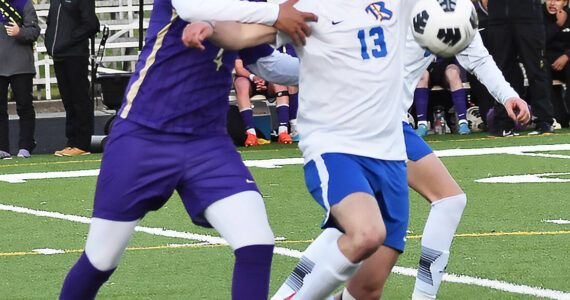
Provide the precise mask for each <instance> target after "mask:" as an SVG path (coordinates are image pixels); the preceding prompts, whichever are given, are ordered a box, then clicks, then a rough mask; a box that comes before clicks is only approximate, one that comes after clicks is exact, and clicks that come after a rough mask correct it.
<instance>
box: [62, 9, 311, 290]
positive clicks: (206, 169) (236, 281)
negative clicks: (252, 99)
mask: <svg viewBox="0 0 570 300" xmlns="http://www.w3.org/2000/svg"><path fill="white" fill-rule="evenodd" d="M177 2H178V4H180V2H182V4H180V6H177V4H176V3H177ZM217 2H219V3H222V4H224V5H230V6H231V5H233V4H235V3H237V4H239V5H238V6H239V9H240V10H239V11H235V10H234V11H233V13H232V14H230V15H229V16H227V18H237V19H238V20H242V21H245V20H249V21H251V22H261V23H263V22H266V21H267V22H268V23H270V24H273V23H275V18H277V12H276V13H275V14H274V19H273V20H272V19H271V17H270V16H269V17H268V16H267V15H266V14H261V17H260V18H258V19H256V18H249V17H248V16H249V15H248V14H247V11H248V9H249V12H251V15H255V12H256V11H258V10H259V8H260V7H262V6H258V5H259V4H260V3H247V2H235V1H213V0H205V1H188V0H185V1H170V0H155V1H154V7H153V11H152V15H151V19H150V24H149V28H148V32H147V37H146V44H145V46H144V48H143V50H142V53H141V55H140V57H139V61H138V63H137V66H136V70H135V72H134V74H133V76H132V77H131V80H130V82H129V85H128V87H127V90H126V93H125V98H124V101H123V105H122V107H121V109H120V110H119V112H118V115H119V117H118V118H117V120H116V121H115V124H114V127H113V131H112V133H111V135H110V137H109V141H108V143H107V147H106V149H105V153H104V155H103V160H102V164H101V172H100V176H99V178H98V181H97V188H96V192H95V202H94V210H93V219H92V222H91V226H90V228H89V234H88V236H87V242H86V246H85V251H84V252H83V254H82V255H81V257H80V258H79V260H78V261H77V262H76V264H75V265H74V266H73V267H72V268H71V270H70V271H69V273H68V275H67V277H66V278H65V281H64V283H63V287H62V290H61V295H60V299H93V298H94V297H95V295H96V294H97V291H98V290H99V288H100V287H101V285H102V284H103V283H104V282H105V281H107V280H108V278H109V277H110V276H111V274H112V273H113V272H114V270H115V269H116V267H117V266H118V264H119V260H120V258H121V256H122V253H123V252H124V250H125V248H126V246H127V244H128V243H129V241H130V239H131V236H132V233H133V231H134V229H135V226H136V225H137V223H138V222H139V220H140V219H142V218H143V217H144V216H145V215H146V213H148V212H149V211H152V210H157V209H159V208H160V207H161V206H163V205H164V203H165V202H166V201H167V200H168V199H169V198H170V196H171V195H172V194H173V192H174V190H176V191H177V192H178V194H179V195H180V197H181V198H182V202H183V203H184V206H185V207H186V210H187V212H188V214H189V215H190V217H191V218H192V221H193V222H194V223H195V224H197V225H201V226H211V227H214V228H215V229H216V230H217V231H218V232H219V233H220V234H221V235H222V236H223V237H224V238H225V239H226V240H227V242H228V244H229V245H230V247H232V249H234V254H235V265H234V273H233V283H232V298H233V299H267V295H268V290H269V273H270V269H271V260H272V254H273V247H274V237H273V233H272V231H271V228H270V226H269V223H268V221H267V214H266V211H265V206H264V203H263V199H262V197H261V194H260V193H259V191H258V189H257V186H256V185H255V181H254V179H253V177H252V176H251V174H250V172H249V171H248V169H247V168H246V167H245V165H244V164H243V162H242V160H241V157H240V155H239V153H238V152H237V151H236V149H235V147H234V145H233V143H232V140H231V138H230V137H229V135H228V134H227V132H226V114H227V110H228V96H229V91H230V88H231V84H232V76H231V72H232V69H233V65H234V60H235V58H236V56H237V54H238V52H236V51H226V50H224V49H220V48H218V47H216V46H214V45H213V44H211V43H208V42H206V43H204V50H203V51H200V50H197V49H188V48H186V47H185V46H184V44H183V43H182V42H181V40H180V38H181V36H182V32H183V30H184V28H185V26H186V25H187V24H188V22H187V21H195V20H196V18H203V17H209V18H213V19H216V18H222V20H223V18H225V17H226V16H225V15H224V12H225V11H224V10H223V9H221V10H222V11H213V14H212V15H201V14H198V13H197V15H192V12H191V11H192V10H190V9H189V7H186V5H188V4H189V3H193V4H194V7H193V9H194V10H193V11H194V12H199V11H200V9H201V8H204V7H208V6H209V5H210V6H211V5H213V4H215V3H217ZM200 4H203V5H202V6H199V5H200ZM249 4H251V5H249ZM218 5H219V4H218ZM264 5H265V4H264ZM252 7H253V8H252ZM281 7H283V6H281ZM250 8H252V9H250ZM226 9H230V10H231V8H228V7H226ZM219 10H220V9H219ZM181 12H182V13H181ZM244 12H245V13H244ZM179 13H181V14H179ZM289 13H291V14H293V15H294V14H295V12H293V11H289ZM296 14H297V17H300V19H301V20H303V19H306V18H307V17H310V16H311V15H310V14H304V13H300V12H296ZM258 15H259V14H258ZM279 16H280V17H281V16H282V14H281V12H279ZM198 20H200V19H198ZM301 33H306V31H305V32H304V31H302V30H299V31H298V32H297V34H298V36H299V37H300V36H302V34H301ZM239 55H240V57H241V58H242V59H243V60H244V62H245V63H246V64H247V65H249V67H250V68H253V69H256V68H257V69H259V70H257V71H256V72H258V73H263V72H268V71H264V70H263V68H264V67H266V66H274V67H275V68H276V69H277V70H279V71H283V72H285V71H286V70H289V69H293V70H295V72H296V70H297V69H296V68H290V67H289V68H288V67H287V66H289V65H295V64H297V63H298V61H297V60H296V59H293V58H290V57H289V56H287V55H284V54H280V53H278V52H276V51H274V50H273V49H272V48H271V47H269V46H267V45H265V46H260V47H256V48H254V49H249V50H244V51H240V52H239ZM253 63H255V65H253ZM293 75H294V76H292V77H296V76H297V74H296V73H294V74H293ZM267 78H268V79H271V80H272V81H274V82H280V83H283V84H291V83H290V81H288V80H287V78H288V77H287V76H286V75H285V76H279V75H277V76H274V77H269V76H268V77H267Z"/></svg>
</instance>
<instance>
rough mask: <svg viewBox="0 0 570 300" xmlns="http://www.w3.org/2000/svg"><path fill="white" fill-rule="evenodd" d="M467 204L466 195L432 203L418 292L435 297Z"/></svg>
mask: <svg viewBox="0 0 570 300" xmlns="http://www.w3.org/2000/svg"><path fill="white" fill-rule="evenodd" d="M466 204H467V197H466V196H465V194H460V195H455V196H451V197H448V198H444V199H441V200H438V201H435V202H434V203H432V205H431V211H430V213H429V217H428V219H427V221H426V225H425V227H424V233H423V236H422V250H421V258H420V264H419V267H418V275H417V277H416V284H415V286H414V294H422V295H423V296H428V297H431V298H433V299H435V297H436V295H437V291H438V290H439V286H440V284H441V279H442V278H443V274H444V273H445V268H446V267H447V262H448V260H449V249H450V247H451V242H452V241H453V235H454V234H455V231H456V230H457V226H458V225H459V221H460V220H461V215H462V214H463V209H464V208H465V205H466Z"/></svg>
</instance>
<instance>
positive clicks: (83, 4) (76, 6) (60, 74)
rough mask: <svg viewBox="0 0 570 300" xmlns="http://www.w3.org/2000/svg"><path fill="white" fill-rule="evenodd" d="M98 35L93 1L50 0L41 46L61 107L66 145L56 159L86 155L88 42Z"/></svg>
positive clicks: (89, 121) (90, 112)
mask: <svg viewBox="0 0 570 300" xmlns="http://www.w3.org/2000/svg"><path fill="white" fill-rule="evenodd" d="M98 31H99V20H98V19H97V16H96V15H95V1H93V0H50V8H49V14H48V18H47V29H46V37H45V44H46V48H47V52H48V54H49V55H51V56H52V57H53V63H54V68H55V76H56V77H57V84H58V87H59V93H60V95H61V100H62V101H63V106H64V107H65V114H66V120H65V136H66V137H67V145H66V147H65V148H64V149H62V150H60V151H56V152H55V155H57V156H75V155H83V154H89V151H90V147H91V136H92V135H93V127H94V124H93V122H94V118H93V102H92V101H91V99H90V97H89V79H88V66H89V38H90V37H92V36H93V35H95V34H96V33H97V32H98Z"/></svg>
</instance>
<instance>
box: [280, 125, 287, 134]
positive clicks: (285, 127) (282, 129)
mask: <svg viewBox="0 0 570 300" xmlns="http://www.w3.org/2000/svg"><path fill="white" fill-rule="evenodd" d="M287 130H288V128H287V126H279V134H281V133H282V132H287Z"/></svg>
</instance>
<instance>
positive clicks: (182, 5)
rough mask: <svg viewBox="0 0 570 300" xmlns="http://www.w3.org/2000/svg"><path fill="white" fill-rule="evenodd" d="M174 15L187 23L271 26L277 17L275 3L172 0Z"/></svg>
mask: <svg viewBox="0 0 570 300" xmlns="http://www.w3.org/2000/svg"><path fill="white" fill-rule="evenodd" d="M172 6H173V7H174V9H175V10H176V13H178V15H179V16H180V18H182V19H183V20H184V21H187V22H198V21H203V20H210V21H237V22H243V23H258V24H264V25H268V26H273V24H275V22H276V21H277V17H278V16H279V5H278V4H275V3H264V2H248V1H237V0H172Z"/></svg>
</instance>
